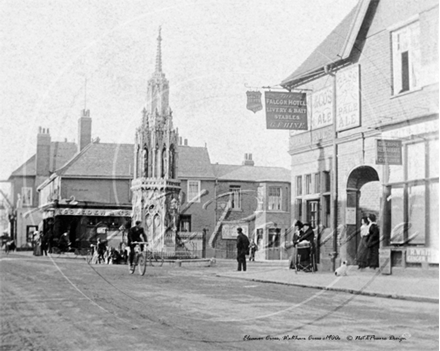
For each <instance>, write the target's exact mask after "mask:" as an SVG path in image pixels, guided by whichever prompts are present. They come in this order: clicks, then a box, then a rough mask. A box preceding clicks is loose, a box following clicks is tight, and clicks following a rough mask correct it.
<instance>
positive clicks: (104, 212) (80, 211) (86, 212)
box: [54, 208, 131, 217]
mask: <svg viewBox="0 0 440 351" xmlns="http://www.w3.org/2000/svg"><path fill="white" fill-rule="evenodd" d="M54 215H55V216H103V217H104V216H115V217H131V210H109V209H91V208H57V209H55V210H54Z"/></svg>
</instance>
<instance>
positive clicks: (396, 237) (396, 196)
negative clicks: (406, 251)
mask: <svg viewBox="0 0 440 351" xmlns="http://www.w3.org/2000/svg"><path fill="white" fill-rule="evenodd" d="M403 195H404V191H403V187H397V188H392V189H391V195H390V196H389V197H388V199H387V200H388V201H390V202H391V238H390V242H391V244H403V243H404V240H405V236H404V232H405V218H404V211H403V207H404V206H403V200H404V199H403Z"/></svg>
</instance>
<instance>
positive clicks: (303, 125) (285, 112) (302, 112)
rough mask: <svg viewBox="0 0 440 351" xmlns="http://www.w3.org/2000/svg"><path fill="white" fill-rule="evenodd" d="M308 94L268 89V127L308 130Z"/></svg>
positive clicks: (266, 99) (266, 96) (266, 94)
mask: <svg viewBox="0 0 440 351" xmlns="http://www.w3.org/2000/svg"><path fill="white" fill-rule="evenodd" d="M306 97H307V94H305V93H284V92H273V91H266V92H265V93H264V100H265V102H266V127H267V129H293V130H307V102H306Z"/></svg>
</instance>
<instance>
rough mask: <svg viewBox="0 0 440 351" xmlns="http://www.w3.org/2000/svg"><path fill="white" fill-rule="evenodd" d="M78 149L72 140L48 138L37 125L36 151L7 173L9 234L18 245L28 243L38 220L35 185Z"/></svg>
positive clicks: (40, 217) (47, 134) (21, 245)
mask: <svg viewBox="0 0 440 351" xmlns="http://www.w3.org/2000/svg"><path fill="white" fill-rule="evenodd" d="M77 152H78V147H77V145H76V143H73V142H67V141H63V142H61V141H52V140H51V136H50V132H49V129H46V128H41V127H40V128H39V131H38V134H37V145H36V154H35V155H33V156H32V157H31V158H29V160H27V161H26V162H25V163H24V164H22V165H21V166H20V167H19V168H17V169H16V170H15V171H13V172H12V173H11V175H10V176H9V179H8V181H9V182H10V184H11V209H10V216H9V218H10V231H11V232H10V233H9V234H10V236H11V237H12V238H14V240H15V241H16V243H17V245H18V247H28V246H29V247H30V246H31V241H32V234H33V232H34V231H35V230H37V229H38V226H39V224H40V223H41V221H42V213H41V212H40V211H38V206H39V203H38V201H39V199H38V192H37V188H38V186H40V185H41V184H42V183H43V182H44V181H45V180H46V179H47V177H49V175H50V174H51V173H52V172H53V171H55V170H56V169H58V168H59V167H61V166H62V165H64V164H65V163H66V162H67V161H68V160H69V159H70V158H72V157H73V156H74V155H75V154H76V153H77Z"/></svg>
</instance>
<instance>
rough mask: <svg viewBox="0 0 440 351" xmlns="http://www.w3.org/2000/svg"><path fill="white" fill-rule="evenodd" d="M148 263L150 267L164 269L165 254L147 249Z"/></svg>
mask: <svg viewBox="0 0 440 351" xmlns="http://www.w3.org/2000/svg"><path fill="white" fill-rule="evenodd" d="M147 262H148V264H149V265H150V266H152V267H154V266H156V267H162V265H163V262H164V258H163V253H162V251H161V252H154V251H153V250H148V249H147Z"/></svg>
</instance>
